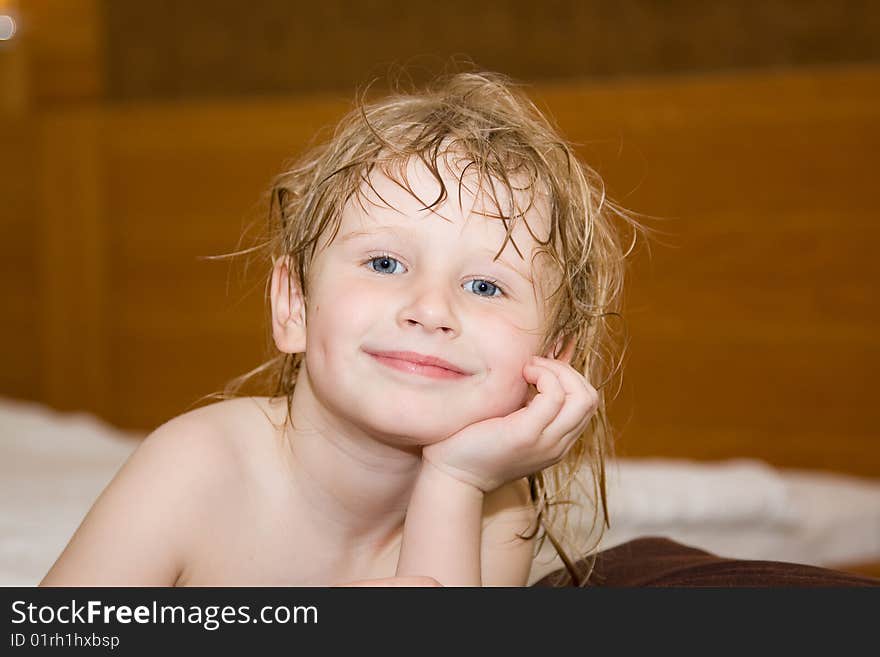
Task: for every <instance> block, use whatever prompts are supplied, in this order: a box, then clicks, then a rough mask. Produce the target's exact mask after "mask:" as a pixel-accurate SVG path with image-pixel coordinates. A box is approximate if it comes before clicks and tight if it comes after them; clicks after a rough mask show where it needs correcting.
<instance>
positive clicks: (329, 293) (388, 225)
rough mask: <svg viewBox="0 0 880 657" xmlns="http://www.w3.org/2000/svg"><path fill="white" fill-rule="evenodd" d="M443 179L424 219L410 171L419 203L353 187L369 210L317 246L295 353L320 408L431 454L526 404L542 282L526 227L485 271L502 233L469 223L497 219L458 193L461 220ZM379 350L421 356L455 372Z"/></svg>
mask: <svg viewBox="0 0 880 657" xmlns="http://www.w3.org/2000/svg"><path fill="white" fill-rule="evenodd" d="M446 175H448V177H446V176H444V182H445V184H446V187H447V190H448V192H449V194H448V197H447V199H446V200H445V201H444V203H443V204H442V205H440V206H438V207H436V208H435V209H434V211H430V210H424V209H422V208H423V207H424V205H425V204H426V203H430V202H431V201H433V200H434V199H435V198H437V196H438V194H439V191H440V187H439V183H438V182H437V181H436V180H435V179H434V178H433V177H432V175H431V174H430V172H429V171H428V170H427V169H426V168H425V167H424V165H423V164H421V163H418V164H415V163H413V162H411V163H410V164H409V167H408V171H407V178H408V180H409V184H410V186H411V187H412V190H413V191H414V192H415V193H416V194H417V195H418V196H419V197H420V198H421V199H423V200H424V201H425V203H420V202H419V201H418V200H417V199H415V198H413V196H412V195H410V194H409V192H407V191H406V190H405V189H403V188H402V187H401V186H399V185H398V184H397V183H395V182H393V181H391V180H390V179H389V178H387V177H385V176H384V175H382V174H380V173H376V174H375V175H374V176H373V177H372V178H371V181H372V183H373V186H374V188H375V190H376V192H378V193H379V194H380V195H381V197H382V198H383V199H385V200H386V201H387V202H388V204H390V205H391V206H392V207H391V208H389V207H387V206H386V205H385V204H384V203H383V202H382V201H381V200H380V199H379V198H377V197H376V194H375V193H374V192H373V191H372V190H371V189H370V188H369V187H366V186H365V188H364V189H365V196H366V198H367V199H368V201H369V202H364V203H363V207H361V204H360V203H358V202H357V200H356V199H354V198H353V199H352V200H351V201H350V203H349V205H348V206H347V208H346V209H345V211H344V213H343V216H342V219H341V225H340V229H339V232H338V234H337V236H336V238H335V239H334V241H333V243H332V244H330V245H329V246H327V247H326V248H323V247H324V246H325V245H326V239H327V238H325V241H324V242H323V243H322V244H321V245H319V251H318V254H317V255H316V257H315V259H314V261H313V265H312V272H311V277H310V278H311V285H310V290H309V291H310V295H309V299H308V306H307V308H306V355H305V363H306V370H307V373H308V374H307V376H308V377H309V381H310V385H311V388H312V390H313V391H314V394H315V396H316V398H317V399H318V400H320V401H321V403H322V404H323V405H324V406H325V408H327V410H329V411H331V412H332V413H334V414H335V415H337V416H339V417H342V418H345V419H347V420H348V421H351V422H354V423H355V425H356V426H361V427H362V428H363V429H364V430H367V431H369V432H371V433H375V434H377V435H382V436H384V437H385V438H386V439H389V440H392V441H394V442H401V441H406V442H409V443H413V442H414V443H415V444H420V445H426V444H431V443H434V442H437V441H439V440H442V439H444V438H446V437H448V436H450V435H452V434H453V433H455V432H457V431H459V430H460V429H462V428H464V427H465V426H467V425H469V424H472V423H474V422H478V421H481V420H484V419H488V418H491V417H498V416H503V415H507V414H509V413H512V412H513V411H516V410H517V409H519V408H521V407H522V406H523V405H524V404H525V402H526V401H527V398H528V397H527V395H528V384H527V383H526V381H525V379H523V374H522V369H523V366H524V365H525V364H526V362H527V361H528V359H529V358H530V357H531V356H532V355H534V354H537V350H538V349H539V348H540V342H541V338H542V331H543V330H544V310H545V303H544V299H543V292H542V291H541V290H542V287H541V286H540V283H541V281H540V279H539V274H540V273H541V272H539V271H534V270H533V269H532V264H531V263H532V259H531V255H532V250H533V249H534V248H535V247H536V246H537V243H536V242H535V241H534V239H533V238H532V236H531V235H530V234H529V231H528V229H527V227H526V225H525V223H524V222H523V221H519V223H518V224H517V226H516V230H514V232H513V242H515V243H516V246H517V247H518V248H519V250H520V252H521V253H522V254H523V256H524V257H521V256H520V255H519V254H518V253H517V252H516V250H515V248H514V247H513V244H511V242H510V241H508V243H507V245H505V249H504V251H503V252H502V253H501V255H500V257H499V260H498V261H493V259H492V258H493V256H494V255H495V254H496V253H497V252H498V249H499V248H500V246H501V244H502V242H503V240H504V235H505V226H504V223H503V222H502V221H500V220H498V219H493V218H486V217H483V216H481V215H479V214H471V211H472V209H473V210H476V211H482V212H486V213H492V214H497V209H495V207H494V205H492V206H490V205H489V204H488V202H485V197H484V198H482V199H475V198H474V197H473V195H471V194H470V193H469V192H468V191H467V189H466V188H465V187H462V201H461V208H460V207H459V204H458V185H459V181H458V178H457V177H456V176H455V175H454V174H452V173H450V172H449V171H448V170H447V171H446ZM466 181H467V179H466ZM468 187H470V188H471V189H474V187H475V185H474V184H470V185H468ZM496 189H499V187H498V185H497V184H496ZM499 200H500V201H501V202H504V198H503V197H500V195H499ZM475 202H476V205H475ZM484 202H485V204H481V203H484ZM520 203H521V207H527V205H528V203H527V201H525V200H524V199H520ZM502 207H505V206H504V205H502ZM539 212H543V206H541V205H539V204H536V205H535V206H533V207H532V208H531V209H530V210H529V212H528V213H527V215H526V221H528V223H529V225H530V226H531V228H532V230H533V231H534V232H535V233H536V234H537V235H539V236H540V237H541V238H542V239H544V238H546V232H544V231H546V228H545V226H546V218H545V217H542V216H540V214H539ZM501 261H504V262H505V263H506V264H502V262H501ZM538 262H539V261H538V260H536V261H535V265H536V266H537V264H538ZM533 281H534V283H533ZM381 352H414V353H416V354H421V355H424V356H433V357H435V358H440V359H442V360H444V361H447V362H448V363H450V364H451V365H452V366H454V367H455V368H456V369H457V370H460V373H457V374H456V373H452V372H450V371H449V370H448V369H435V368H425V367H421V368H420V367H418V366H416V365H414V364H413V363H411V362H408V361H406V360H405V359H404V360H401V359H396V358H390V357H388V356H385V357H382V356H381V355H380V353H381ZM398 355H400V354H398Z"/></svg>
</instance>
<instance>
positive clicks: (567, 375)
mask: <svg viewBox="0 0 880 657" xmlns="http://www.w3.org/2000/svg"><path fill="white" fill-rule="evenodd" d="M539 362H540V363H541V365H543V366H544V367H547V368H548V369H550V370H552V371H553V372H554V373H555V374H556V376H557V380H558V381H559V384H560V385H561V387H562V389H563V390H564V392H565V401H564V403H563V406H562V409H561V410H560V411H559V413H558V415H557V416H556V417H555V418H554V420H553V421H552V422H551V423H550V425H549V426H548V427H547V428H546V429H545V431H544V435H545V438H546V439H547V440H549V441H558V440H561V439H562V438H563V437H565V436H566V435H567V434H569V433H570V432H572V431H574V430H575V429H576V428H577V427H578V426H579V425H580V424H582V423H583V422H584V419H585V418H589V416H590V415H591V414H592V412H593V411H594V410H595V407H596V402H597V400H598V394H597V393H596V391H595V390H594V389H593V387H592V386H590V385H589V384H588V383H587V381H586V379H585V378H584V377H583V376H581V375H580V374H578V372H576V371H575V370H574V369H572V368H571V367H570V366H568V365H565V364H564V363H560V362H558V361H551V360H548V359H541V360H539Z"/></svg>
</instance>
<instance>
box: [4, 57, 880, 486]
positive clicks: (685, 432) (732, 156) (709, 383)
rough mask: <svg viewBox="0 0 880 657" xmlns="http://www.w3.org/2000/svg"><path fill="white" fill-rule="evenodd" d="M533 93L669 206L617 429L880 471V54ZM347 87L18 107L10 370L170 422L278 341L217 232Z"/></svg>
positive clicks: (8, 183)
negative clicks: (862, 62)
mask: <svg viewBox="0 0 880 657" xmlns="http://www.w3.org/2000/svg"><path fill="white" fill-rule="evenodd" d="M531 94H532V96H533V97H534V98H535V99H536V100H537V101H538V103H539V104H540V105H541V106H542V107H545V108H546V109H548V110H549V111H550V113H551V114H552V115H553V116H554V117H555V119H556V122H557V123H558V125H559V127H560V129H561V130H562V132H563V134H564V135H566V136H567V137H568V138H569V139H571V140H573V141H575V142H577V143H578V144H579V146H578V149H579V152H580V154H581V155H582V157H583V158H584V160H585V161H587V162H588V163H589V164H590V165H591V166H593V167H594V168H595V169H597V170H598V171H599V172H600V173H601V174H602V175H603V176H604V178H605V180H606V181H607V183H608V189H609V193H610V195H611V196H612V197H613V198H614V199H616V200H617V201H618V202H620V203H621V204H623V205H624V206H626V207H628V208H630V209H633V210H635V211H638V212H643V213H646V214H647V215H651V216H652V217H658V218H659V219H658V220H652V219H647V220H646V223H648V225H650V226H651V227H653V228H655V229H658V230H661V231H663V234H662V235H661V237H660V241H659V242H654V243H652V244H651V245H650V249H649V248H647V247H646V246H645V245H644V244H642V245H641V246H640V247H639V249H638V251H637V252H636V254H635V255H634V256H633V258H632V267H631V270H630V277H629V281H628V288H627V292H626V297H625V298H626V308H625V313H626V319H627V329H628V332H629V336H630V340H631V341H630V344H629V348H628V351H627V358H626V361H625V369H624V375H623V386H622V388H621V391H620V395H619V397H618V398H617V399H615V400H614V401H613V403H612V404H611V411H612V418H613V420H614V422H615V424H616V426H617V427H618V429H619V430H620V432H621V433H620V437H619V443H618V453H619V454H620V455H623V456H639V455H663V456H678V457H687V458H697V459H715V458H727V457H734V456H750V457H756V458H762V459H765V460H767V461H769V462H771V463H774V464H778V465H788V466H799V467H812V468H825V469H832V470H841V471H847V472H852V473H857V474H863V475H870V476H874V477H880V445H878V441H877V436H878V426H880V411H878V408H880V405H878V404H877V403H875V402H874V401H873V393H874V392H875V390H876V385H875V383H874V375H875V374H876V373H877V372H878V371H880V337H878V330H877V325H878V307H877V303H876V302H875V294H874V292H873V290H874V289H875V287H874V286H875V285H876V284H877V282H878V279H880V277H878V270H880V264H878V262H880V259H878V258H877V257H876V256H875V255H874V254H873V253H872V251H873V248H875V246H874V245H875V244H876V243H877V242H878V239H877V238H878V237H880V221H878V219H880V216H878V210H877V202H876V199H875V195H876V187H877V166H876V158H877V155H878V153H880V68H878V67H872V68H871V67H869V68H847V69H827V70H809V71H799V72H790V73H785V74H783V73H778V74H768V73H762V74H729V75H723V76H721V75H715V76H711V77H690V78H663V79H659V78H653V79H650V80H630V81H626V82H615V83H587V82H584V83H582V84H573V83H568V84H565V85H563V86H554V87H548V86H543V87H534V88H532V89H531ZM348 108H349V99H347V98H331V97H325V98H295V99H284V100H273V101H253V102H234V103H231V102H230V103H219V102H211V103H203V104H197V103H187V104H155V105H133V106H118V105H117V106H93V107H83V106H79V107H76V108H74V109H67V110H61V111H54V112H52V113H49V114H45V115H41V116H37V117H29V118H23V119H15V120H13V119H5V120H4V119H2V118H0V124H2V125H0V137H2V138H3V144H4V150H5V153H4V157H3V158H2V160H3V161H2V164H0V166H2V170H0V173H2V180H0V194H2V197H3V199H4V206H5V211H4V219H3V223H4V227H5V229H8V230H9V231H10V234H9V236H8V237H5V238H4V240H3V242H4V243H3V245H2V247H0V248H2V249H3V252H2V255H3V262H4V264H3V273H4V277H3V279H4V280H3V282H2V284H0V285H2V289H3V292H4V298H5V299H6V300H7V304H6V307H5V308H4V310H3V313H4V321H3V323H2V326H0V337H2V340H0V349H2V359H3V362H4V365H5V366H4V368H3V369H4V372H3V374H2V377H3V379H2V385H3V390H2V393H3V394H5V395H8V396H14V397H25V398H32V399H37V400H40V401H44V402H46V403H48V404H50V405H52V406H54V407H57V408H61V409H84V410H89V411H92V412H95V413H97V414H99V415H100V416H102V417H104V418H106V419H107V420H108V421H110V422H112V423H114V424H117V425H119V426H122V427H127V428H140V429H151V428H154V427H155V426H157V425H158V424H160V423H161V422H163V421H165V420H167V419H168V418H170V417H172V416H173V415H176V414H179V413H181V412H183V411H184V410H186V409H187V408H188V407H189V406H190V404H192V403H193V402H194V401H195V400H196V399H198V398H199V397H200V396H202V395H204V394H206V393H209V392H212V391H215V390H218V389H220V388H221V387H222V385H223V383H224V382H225V381H226V380H228V379H230V378H232V377H233V376H235V375H237V374H240V373H242V372H244V371H247V370H249V369H250V368H252V367H254V366H256V365H257V364H259V363H260V362H261V361H262V359H263V357H264V356H265V355H266V353H267V351H266V350H267V349H268V347H269V345H268V344H267V330H266V309H265V306H264V302H263V292H264V281H263V276H264V275H265V274H267V273H268V272H267V270H259V268H260V266H267V263H262V262H260V263H257V262H255V263H252V265H251V268H250V269H249V270H248V271H247V272H244V271H243V269H242V266H241V264H238V265H236V264H233V265H230V263H229V262H225V261H224V262H213V261H206V260H200V259H199V256H205V255H214V254H219V253H225V252H229V251H231V250H234V249H235V248H236V247H237V245H238V239H239V235H240V233H241V231H242V229H243V228H244V227H245V226H246V225H248V223H249V222H251V221H258V222H259V221H262V220H263V219H264V217H263V216H262V212H263V206H262V204H261V197H262V195H263V193H264V191H265V190H266V188H267V186H268V184H269V182H270V180H271V178H272V176H273V175H274V174H275V173H276V172H278V171H279V170H280V169H281V167H282V165H283V162H284V161H285V160H286V159H288V158H290V157H291V156H293V155H295V154H296V153H297V152H298V151H300V150H301V149H302V148H304V147H305V146H306V145H307V143H308V142H309V140H310V139H312V137H313V136H314V134H315V132H316V131H317V130H318V129H319V128H321V127H322V126H327V125H330V124H332V123H333V122H334V121H335V120H336V119H338V118H339V117H340V116H341V115H342V114H343V113H344V112H345V111H347V109H348ZM325 135H326V133H323V134H322V136H325ZM4 232H5V231H4ZM242 262H243V261H242ZM227 287H228V294H227Z"/></svg>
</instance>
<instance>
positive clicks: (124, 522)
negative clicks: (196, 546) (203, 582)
mask: <svg viewBox="0 0 880 657" xmlns="http://www.w3.org/2000/svg"><path fill="white" fill-rule="evenodd" d="M225 403H226V402H221V403H220V404H214V405H211V406H206V407H203V408H199V409H195V410H193V411H190V412H188V413H184V414H182V415H179V416H177V417H175V418H173V419H171V420H169V421H168V422H166V423H164V424H163V425H161V426H160V427H158V428H157V429H156V430H155V431H153V432H152V433H151V434H150V435H149V436H147V437H146V438H145V439H144V440H143V441H142V442H141V444H140V445H139V446H138V447H137V448H136V449H135V451H134V452H133V453H132V455H131V456H130V457H129V459H128V460H127V461H126V462H125V464H124V465H123V466H122V467H121V468H120V470H119V472H117V473H116V475H115V477H114V478H113V479H112V481H111V482H110V483H109V484H108V485H107V487H106V488H105V489H104V491H103V492H102V493H101V495H100V496H99V497H98V499H97V500H96V501H95V503H94V505H93V506H92V508H91V509H90V510H89V512H88V513H87V514H86V517H85V518H84V519H83V521H82V523H81V524H80V526H79V528H78V529H77V530H76V532H75V533H74V535H73V537H72V538H71V539H70V541H69V543H68V544H67V547H66V548H65V549H64V551H63V552H62V553H61V555H60V556H59V557H58V560H57V561H56V562H55V564H54V565H53V566H52V568H51V569H50V571H49V572H48V573H47V575H46V577H45V578H44V579H43V581H42V582H41V585H43V586H79V585H84V586H116V585H130V586H170V585H173V584H174V583H176V581H177V578H178V576H179V575H180V573H181V572H182V569H183V567H184V565H185V563H186V560H187V555H188V553H189V551H190V550H191V548H192V544H193V541H194V539H195V538H196V536H195V534H196V532H198V531H200V530H201V529H203V528H204V527H205V525H206V522H210V514H211V511H212V510H216V509H217V508H218V507H222V506H223V505H224V503H225V502H226V501H227V498H229V497H230V496H232V495H234V494H235V491H236V488H237V482H239V481H241V479H242V476H241V472H242V464H241V458H240V450H239V449H238V448H237V446H236V442H235V440H234V439H232V438H231V436H232V433H231V432H230V431H229V429H228V424H224V420H226V421H229V420H230V419H231V418H232V417H234V416H235V414H236V409H233V408H232V407H231V406H223V404H225ZM214 406H216V407H217V408H214ZM214 512H216V511H214Z"/></svg>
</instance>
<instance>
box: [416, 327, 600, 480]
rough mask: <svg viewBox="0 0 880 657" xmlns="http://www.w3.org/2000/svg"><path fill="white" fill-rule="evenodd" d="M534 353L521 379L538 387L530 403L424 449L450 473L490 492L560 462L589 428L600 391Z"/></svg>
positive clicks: (563, 363)
mask: <svg viewBox="0 0 880 657" xmlns="http://www.w3.org/2000/svg"><path fill="white" fill-rule="evenodd" d="M573 348H574V344H573V342H571V343H570V344H569V345H568V348H567V349H566V351H565V352H564V353H563V354H561V355H560V356H559V359H549V358H539V357H537V356H535V357H533V359H532V361H530V362H529V363H527V364H526V365H525V367H523V378H525V380H526V381H527V382H529V383H531V384H534V385H535V386H536V387H537V394H535V396H534V397H533V398H532V399H531V400H530V401H529V402H528V403H527V405H526V406H525V407H523V408H521V409H519V410H517V411H515V412H513V413H511V414H510V415H508V416H506V417H496V418H490V419H488V420H483V421H482V422H477V423H475V424H471V425H469V426H467V427H465V428H464V429H462V430H461V431H459V432H458V433H456V434H453V435H452V436H450V437H449V438H446V439H444V440H442V441H440V442H438V443H435V444H433V445H428V446H426V447H425V448H424V449H423V450H422V458H423V459H425V460H427V461H429V462H430V463H431V464H432V465H434V466H435V467H437V468H438V469H440V470H442V471H443V472H445V473H446V474H448V475H450V476H452V477H454V478H455V479H458V480H459V481H462V482H464V483H467V484H470V485H472V486H475V487H476V488H478V489H480V490H481V491H483V492H484V493H488V492H490V491H492V490H495V489H496V488H499V487H500V486H502V485H504V484H505V483H507V482H508V481H513V480H514V479H519V478H521V477H525V476H527V475H530V474H532V473H534V472H538V471H539V470H543V469H544V468H546V467H548V466H551V465H553V464H554V463H558V462H559V461H560V460H562V458H563V457H564V456H565V454H566V453H567V452H568V450H569V448H570V447H571V446H572V445H573V444H574V442H575V440H576V439H577V438H578V436H580V435H581V433H582V432H583V430H584V429H585V428H586V426H587V423H588V422H589V420H590V417H592V415H593V414H594V413H595V411H596V409H597V408H598V405H599V394H598V393H597V392H596V389H595V388H593V387H592V386H591V385H590V384H589V383H588V382H587V380H586V379H585V378H584V377H583V376H582V375H581V374H580V373H579V372H577V371H576V370H575V369H574V368H572V367H571V366H570V365H569V364H568V362H569V361H570V359H571V354H572V351H573Z"/></svg>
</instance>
